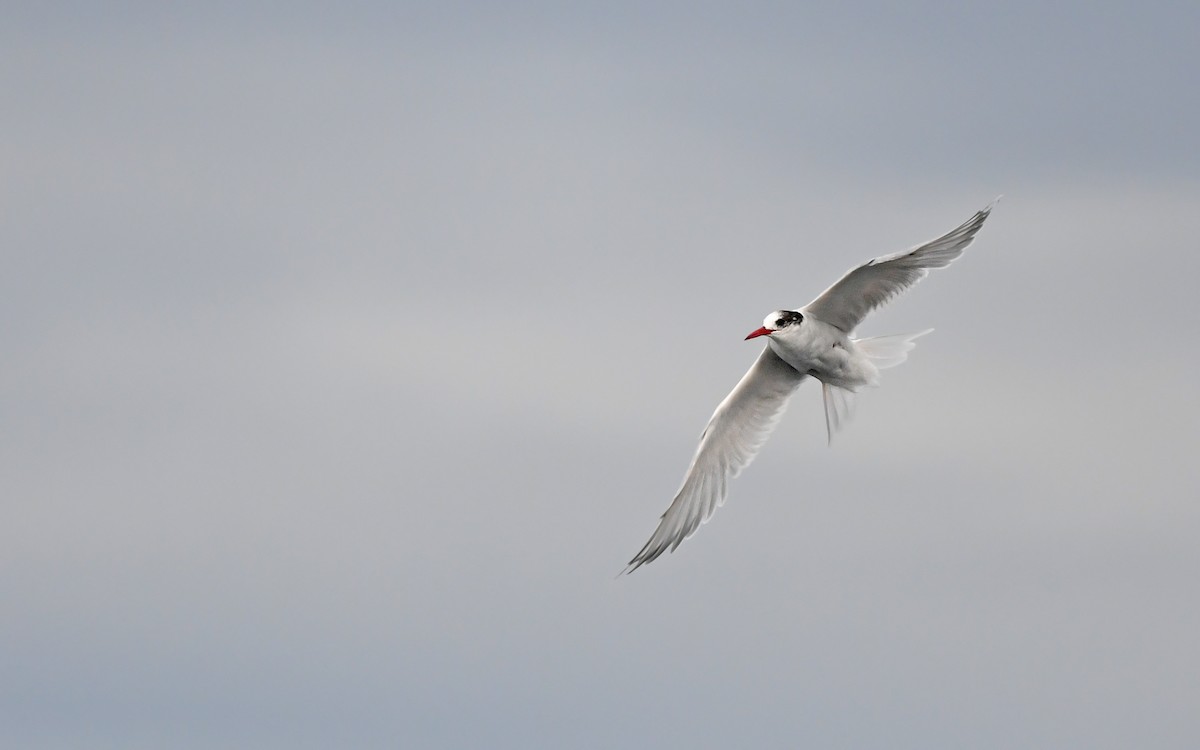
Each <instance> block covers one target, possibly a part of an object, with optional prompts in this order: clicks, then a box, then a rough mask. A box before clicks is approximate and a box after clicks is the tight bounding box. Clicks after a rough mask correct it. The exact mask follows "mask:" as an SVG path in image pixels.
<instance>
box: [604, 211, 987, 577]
mask: <svg viewBox="0 0 1200 750" xmlns="http://www.w3.org/2000/svg"><path fill="white" fill-rule="evenodd" d="M994 206H995V203H993V204H992V205H990V206H988V207H987V208H985V209H984V210H982V211H979V212H977V213H976V214H975V215H974V216H973V217H971V218H970V219H969V220H967V221H966V222H964V223H963V224H962V225H960V226H959V227H957V228H956V229H954V230H952V231H950V232H948V233H947V234H945V235H943V236H941V237H939V238H937V239H935V240H932V241H930V242H927V243H925V244H923V245H920V246H918V247H916V248H913V249H911V250H906V251H904V252H900V253H896V254H894V255H886V256H882V257H879V258H875V259H874V260H871V261H868V262H867V263H864V264H863V265H861V266H859V267H857V268H855V269H852V270H851V271H850V272H848V273H847V274H846V275H845V276H843V277H842V278H841V279H840V280H838V282H837V283H836V284H834V285H833V286H831V287H830V288H829V289H827V290H825V291H824V292H823V293H822V294H821V295H820V296H818V297H817V298H816V299H815V300H813V301H812V302H810V303H809V304H807V305H805V306H804V307H801V308H798V309H795V310H777V311H775V312H773V313H771V314H770V315H768V316H767V317H766V320H764V321H763V325H762V327H761V328H759V329H757V330H755V331H753V332H751V333H750V335H749V336H747V337H746V338H747V339H752V338H757V337H759V336H766V337H768V338H767V346H766V347H765V348H764V349H763V351H762V353H761V354H760V355H759V357H758V360H757V361H755V363H754V365H753V366H752V367H751V368H750V370H749V372H747V373H746V374H745V376H743V377H742V379H741V381H740V382H739V383H738V384H737V386H736V387H735V388H734V389H733V391H732V392H731V393H730V394H729V395H728V396H727V397H726V398H725V400H724V401H722V402H721V404H720V405H719V406H718V407H717V410H716V412H714V413H713V416H712V418H711V419H710V420H709V422H708V426H707V427H705V428H704V433H703V434H702V435H701V436H700V446H699V447H698V448H697V449H696V455H695V457H694V458H693V459H692V464H691V466H690V467H688V472H687V474H686V475H685V476H684V480H683V485H682V486H681V487H680V488H679V492H678V493H676V495H675V499H674V501H672V503H671V505H670V507H668V508H667V510H666V512H665V513H663V515H662V519H661V520H660V521H659V524H658V528H657V529H656V530H655V532H654V534H653V535H652V536H651V537H650V540H649V541H648V542H646V544H645V546H643V547H642V549H641V551H640V552H638V554H637V555H635V556H634V558H633V559H632V560H630V561H629V566H628V567H627V568H626V571H627V572H632V571H633V570H635V569H637V568H638V567H640V566H642V565H644V564H646V563H648V562H650V561H652V560H654V559H656V558H657V557H658V556H659V555H661V554H663V553H664V552H667V551H674V550H675V548H676V547H678V546H679V545H680V543H682V542H683V540H685V539H687V538H688V537H689V536H691V535H692V534H694V533H695V532H696V529H697V528H699V526H700V524H702V523H704V522H705V521H707V520H708V519H709V517H711V516H712V514H713V512H714V511H715V510H716V509H717V507H718V506H720V505H722V504H723V503H724V502H725V496H726V493H727V488H728V482H729V480H730V479H731V478H733V477H735V476H737V474H738V473H739V472H740V471H741V470H742V469H744V468H745V467H746V466H747V465H749V463H750V462H751V461H752V460H753V459H754V456H755V454H756V453H757V452H758V450H759V448H761V447H762V444H763V443H765V442H766V440H767V437H768V436H769V435H770V433H771V430H772V429H773V428H774V426H775V423H776V422H777V421H778V420H779V417H780V416H781V415H782V414H783V410H784V408H785V407H786V406H787V401H788V398H790V397H791V395H792V393H794V392H795V391H796V389H797V388H798V387H799V386H800V384H801V383H802V382H803V381H804V380H805V379H806V378H808V377H812V378H815V379H816V380H819V381H820V382H821V389H822V394H823V397H824V402H825V423H826V430H827V431H828V435H829V438H830V440H832V438H833V434H834V433H835V432H836V431H837V430H838V428H839V427H840V426H841V425H842V424H843V423H844V422H845V419H846V416H847V414H848V411H849V403H850V397H851V396H852V395H853V394H854V393H856V392H857V391H858V390H859V389H861V388H862V387H863V386H868V385H870V386H874V385H878V384H879V371H880V370H881V369H885V368H887V367H893V366H895V365H898V364H900V363H901V362H903V361H904V360H905V358H906V357H907V356H908V352H909V351H910V350H911V349H912V348H913V346H914V343H913V341H914V340H915V339H916V338H917V337H919V336H923V335H924V334H926V333H928V332H929V331H928V330H926V331H922V332H920V333H915V334H908V335H902V336H881V337H874V338H854V337H852V335H851V334H853V332H854V329H855V328H856V327H857V326H858V324H859V323H861V322H862V320H863V318H865V317H866V315H867V313H869V312H870V311H871V310H873V309H875V308H876V307H878V306H879V305H881V304H883V303H884V302H886V301H888V300H889V299H891V298H892V297H894V296H895V295H896V294H899V293H900V292H901V291H903V290H905V289H907V288H908V287H910V286H912V285H913V284H915V283H916V282H917V281H919V280H920V279H922V278H924V277H925V275H926V274H928V272H929V269H932V268H942V267H944V266H947V265H949V264H950V262H951V261H953V260H954V259H955V258H957V257H958V256H959V255H961V254H962V251H963V250H964V249H965V248H966V247H967V245H969V244H971V241H972V240H973V239H974V238H975V234H976V233H977V232H978V231H979V229H980V228H981V227H982V226H983V222H984V220H986V219H987V217H988V215H989V214H990V213H991V210H992V208H993V207H994Z"/></svg>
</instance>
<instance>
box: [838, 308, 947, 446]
mask: <svg viewBox="0 0 1200 750" xmlns="http://www.w3.org/2000/svg"><path fill="white" fill-rule="evenodd" d="M932 330H933V329H932V328H926V329H925V330H924V331H921V332H920V333H903V334H900V335H898V336H874V337H872V338H869V339H855V341H854V345H855V346H856V347H857V348H858V350H859V351H860V352H862V353H863V354H865V355H866V356H867V358H868V359H870V360H871V364H873V365H875V367H876V368H877V369H880V370H886V369H887V368H889V367H895V366H896V365H898V364H900V363H901V362H903V361H904V360H906V359H908V353H909V352H911V351H912V349H913V347H914V346H916V345H917V344H916V341H917V339H919V338H920V337H922V336H924V335H925V334H927V333H929V332H930V331H932ZM821 396H822V397H823V400H824V402H825V432H826V434H827V435H828V436H829V442H830V443H832V442H833V435H834V433H836V432H837V431H838V430H840V429H841V428H842V426H843V425H845V424H846V422H848V421H849V420H850V412H851V411H852V409H853V406H854V399H853V397H854V393H852V392H851V391H848V390H846V389H844V388H839V387H838V386H836V385H829V384H828V383H822V384H821Z"/></svg>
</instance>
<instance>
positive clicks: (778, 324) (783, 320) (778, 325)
mask: <svg viewBox="0 0 1200 750" xmlns="http://www.w3.org/2000/svg"><path fill="white" fill-rule="evenodd" d="M787 324H788V322H787V318H780V319H779V320H777V321H775V327H776V328H783V327H784V326H785V325H787Z"/></svg>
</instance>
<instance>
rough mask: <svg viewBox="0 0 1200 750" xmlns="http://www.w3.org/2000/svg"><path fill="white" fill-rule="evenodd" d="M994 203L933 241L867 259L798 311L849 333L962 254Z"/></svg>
mask: <svg viewBox="0 0 1200 750" xmlns="http://www.w3.org/2000/svg"><path fill="white" fill-rule="evenodd" d="M996 200H999V198H997V199H996ZM995 206H996V201H992V203H991V205H989V206H988V207H987V208H985V209H983V210H982V211H979V212H977V213H976V214H975V215H974V216H972V217H971V218H970V219H968V220H967V221H966V222H964V223H963V224H962V225H961V226H959V227H957V228H956V229H954V230H952V231H950V232H948V233H947V234H944V235H942V236H941V237H938V238H937V239H936V240H931V241H929V242H926V243H925V244H924V245H921V246H919V247H915V248H913V249H911V250H905V251H904V252H901V253H896V254H894V255H884V256H881V257H879V258H875V259H874V260H870V261H867V262H866V263H864V264H863V265H861V266H859V267H858V268H855V269H854V270H852V271H850V272H849V273H847V274H846V275H845V276H843V277H842V278H841V279H839V280H838V282H837V283H836V284H834V285H833V286H831V287H829V288H828V289H826V290H825V291H824V292H822V293H821V296H819V297H817V298H816V299H815V300H813V301H812V302H810V303H808V305H807V306H805V307H803V308H801V310H800V311H801V312H804V313H811V314H812V316H813V317H815V318H816V319H818V320H822V321H824V322H826V323H829V324H830V325H833V326H837V327H838V328H840V329H841V330H842V331H845V332H846V333H850V332H851V331H853V330H854V329H855V328H856V327H858V324H859V323H861V322H862V320H863V318H865V317H867V313H869V312H871V311H872V310H874V309H875V308H877V307H879V306H880V305H882V304H883V303H885V302H887V301H888V300H890V299H891V298H892V297H895V296H896V295H897V294H899V293H900V292H902V291H904V290H905V289H907V288H909V287H910V286H912V285H913V284H915V283H917V282H918V281H920V280H921V279H923V278H925V276H926V275H927V274H928V273H929V269H931V268H944V267H946V266H948V265H950V262H951V261H952V260H954V259H955V258H957V257H958V256H960V255H962V252H963V250H965V249H966V247H967V245H970V244H971V241H972V240H974V239H975V233H976V232H978V231H979V230H980V228H981V227H982V226H983V222H984V220H986V219H987V217H988V214H990V213H991V212H992V209H993V208H995Z"/></svg>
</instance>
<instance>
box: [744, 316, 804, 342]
mask: <svg viewBox="0 0 1200 750" xmlns="http://www.w3.org/2000/svg"><path fill="white" fill-rule="evenodd" d="M802 322H804V316H803V315H801V314H800V313H798V312H796V311H795V310H776V311H775V312H773V313H771V314H770V315H768V316H767V317H766V319H765V320H763V324H762V328H759V329H758V330H756V331H751V332H750V335H749V336H747V337H746V341H749V340H750V339H753V338H757V337H759V336H770V335H771V334H772V333H775V332H777V331H782V330H783V329H784V328H787V327H788V326H798V325H800V324H801V323H802Z"/></svg>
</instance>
